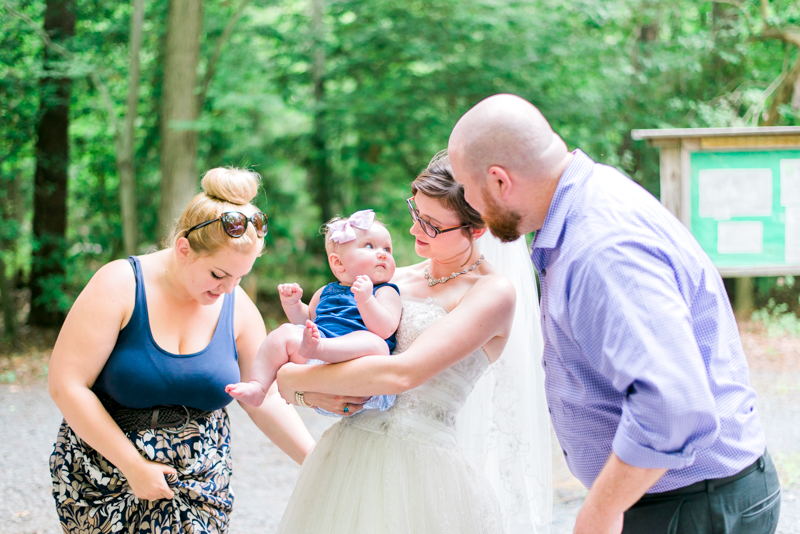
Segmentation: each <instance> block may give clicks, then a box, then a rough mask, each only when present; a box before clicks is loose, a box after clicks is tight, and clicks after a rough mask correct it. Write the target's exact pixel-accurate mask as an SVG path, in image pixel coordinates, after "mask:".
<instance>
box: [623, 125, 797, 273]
mask: <svg viewBox="0 0 800 534" xmlns="http://www.w3.org/2000/svg"><path fill="white" fill-rule="evenodd" d="M631 137H632V138H633V139H635V140H642V139H643V140H647V142H648V144H650V145H651V146H656V147H658V148H659V149H660V153H661V202H662V203H663V204H664V205H665V206H666V207H667V209H669V210H670V211H671V212H672V213H674V214H675V216H676V217H678V218H679V219H680V220H681V221H682V222H683V224H684V225H685V226H686V227H687V228H689V229H690V230H691V232H692V234H693V235H694V236H695V238H696V239H697V241H698V242H699V243H700V246H702V247H703V249H704V250H705V251H706V253H708V255H709V257H711V260H712V261H713V262H714V265H716V266H717V268H718V269H719V271H720V274H721V275H722V276H724V277H750V276H781V275H787V274H792V275H796V274H800V127H770V128H689V129H669V130H633V131H632V132H631Z"/></svg>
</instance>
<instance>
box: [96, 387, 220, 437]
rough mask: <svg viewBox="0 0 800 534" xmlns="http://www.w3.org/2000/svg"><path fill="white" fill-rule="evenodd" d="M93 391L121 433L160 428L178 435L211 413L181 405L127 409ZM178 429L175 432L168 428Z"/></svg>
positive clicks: (104, 395) (102, 394)
mask: <svg viewBox="0 0 800 534" xmlns="http://www.w3.org/2000/svg"><path fill="white" fill-rule="evenodd" d="M92 391H94V393H95V395H97V398H98V399H100V402H101V403H103V407H104V408H105V409H106V411H107V412H108V414H109V415H110V416H111V418H112V419H113V420H114V422H115V423H117V426H119V428H120V429H121V430H122V431H123V432H132V431H134V430H155V429H157V428H161V429H163V430H164V432H169V433H170V434H180V433H181V432H183V431H184V430H186V427H187V426H189V423H191V422H192V421H196V420H197V419H200V418H202V417H205V416H206V415H208V414H210V413H211V412H209V411H207V410H201V409H199V408H192V407H190V406H181V405H159V406H151V407H150V408H127V407H125V406H123V405H122V404H120V403H118V402H117V401H115V400H114V399H112V398H111V397H109V396H108V395H106V394H104V393H102V392H100V391H97V390H92ZM175 427H178V428H177V430H170V428H175Z"/></svg>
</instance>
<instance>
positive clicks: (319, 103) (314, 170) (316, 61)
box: [308, 0, 335, 222]
mask: <svg viewBox="0 0 800 534" xmlns="http://www.w3.org/2000/svg"><path fill="white" fill-rule="evenodd" d="M324 1H325V0H312V2H311V39H312V46H311V53H312V58H311V65H312V66H311V82H312V84H313V86H314V130H313V132H312V133H311V157H310V158H309V166H308V167H309V168H308V182H309V188H310V189H311V194H312V197H313V199H314V203H315V204H316V205H317V207H319V211H320V216H321V217H322V222H325V221H328V220H330V219H331V218H332V217H333V205H334V195H335V191H334V187H333V180H332V177H331V170H330V167H329V165H328V150H327V147H326V143H325V35H324V32H325V27H324V24H323V21H322V17H323V13H324V10H325V5H324Z"/></svg>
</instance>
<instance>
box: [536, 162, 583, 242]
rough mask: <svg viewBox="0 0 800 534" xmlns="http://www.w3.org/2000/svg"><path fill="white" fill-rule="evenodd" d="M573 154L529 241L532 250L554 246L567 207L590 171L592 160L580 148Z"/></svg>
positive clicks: (567, 209) (567, 210)
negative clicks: (540, 222)
mask: <svg viewBox="0 0 800 534" xmlns="http://www.w3.org/2000/svg"><path fill="white" fill-rule="evenodd" d="M573 154H574V157H573V158H572V161H570V163H569V165H567V168H566V169H565V170H564V173H563V174H562V175H561V178H560V179H559V180H558V185H557V186H556V191H555V193H554V194H553V200H552V201H550V208H549V209H548V210H547V216H546V217H545V219H544V223H543V224H542V227H541V229H539V231H537V232H536V235H535V236H534V238H533V243H531V250H532V251H533V250H536V249H548V248H556V245H557V244H558V238H559V237H560V236H561V230H562V229H563V228H564V221H565V220H566V218H567V213H569V208H570V206H571V205H572V201H573V200H574V199H575V194H576V193H577V192H578V189H579V187H580V185H581V184H583V182H584V181H586V179H587V178H588V177H589V175H590V174H591V173H592V165H594V161H592V159H591V158H590V157H589V156H587V155H586V154H584V153H583V151H582V150H580V149H576V150H575V151H574V152H573Z"/></svg>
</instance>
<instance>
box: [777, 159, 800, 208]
mask: <svg viewBox="0 0 800 534" xmlns="http://www.w3.org/2000/svg"><path fill="white" fill-rule="evenodd" d="M781 206H786V207H788V206H800V159H782V160H781Z"/></svg>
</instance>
